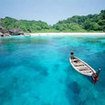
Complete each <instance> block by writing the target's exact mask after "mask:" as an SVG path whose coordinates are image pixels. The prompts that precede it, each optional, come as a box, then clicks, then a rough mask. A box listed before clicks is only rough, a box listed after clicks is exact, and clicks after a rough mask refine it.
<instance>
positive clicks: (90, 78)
mask: <svg viewBox="0 0 105 105" xmlns="http://www.w3.org/2000/svg"><path fill="white" fill-rule="evenodd" d="M83 76H84V77H85V78H87V79H88V80H89V81H90V82H91V83H94V82H93V79H92V77H91V76H86V75H83Z"/></svg>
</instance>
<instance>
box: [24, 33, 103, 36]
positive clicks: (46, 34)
mask: <svg viewBox="0 0 105 105" xmlns="http://www.w3.org/2000/svg"><path fill="white" fill-rule="evenodd" d="M25 35H30V36H49V35H50V36H54V35H55V36H56V35H58V36H63V35H70V36H73V35H74V36H81V35H82V36H84V35H86V36H91V35H92V36H99V35H105V33H61V32H60V33H26V34H25Z"/></svg>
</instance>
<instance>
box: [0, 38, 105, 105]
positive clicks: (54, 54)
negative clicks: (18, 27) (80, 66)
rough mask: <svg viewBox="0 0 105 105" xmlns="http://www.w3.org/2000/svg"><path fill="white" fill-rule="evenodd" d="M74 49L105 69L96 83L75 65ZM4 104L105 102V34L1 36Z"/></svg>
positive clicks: (0, 80) (0, 87)
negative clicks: (73, 58) (72, 57)
mask: <svg viewBox="0 0 105 105" xmlns="http://www.w3.org/2000/svg"><path fill="white" fill-rule="evenodd" d="M71 51H74V52H75V55H76V56H78V57H79V58H81V59H82V60H84V61H86V62H87V63H88V64H90V65H91V66H92V67H93V68H94V69H96V70H97V69H98V68H101V69H102V72H101V76H100V80H99V81H98V83H97V84H96V85H94V84H93V83H92V81H91V79H90V78H88V77H86V76H83V75H81V74H79V73H78V72H76V71H75V70H74V69H73V68H72V67H71V65H70V63H69V56H70V52H71ZM0 105H105V37H104V36H99V37H95V36H91V37H89V36H85V37H82V36H77V37H76V36H75V37H73V36H49V37H48V36H36V37H30V36H26V37H7V38H1V39H0Z"/></svg>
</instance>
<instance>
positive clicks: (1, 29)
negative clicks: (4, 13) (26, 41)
mask: <svg viewBox="0 0 105 105" xmlns="http://www.w3.org/2000/svg"><path fill="white" fill-rule="evenodd" d="M12 35H24V31H23V30H21V29H16V28H13V29H9V30H6V29H5V28H4V27H3V26H2V25H1V24H0V37H5V36H12Z"/></svg>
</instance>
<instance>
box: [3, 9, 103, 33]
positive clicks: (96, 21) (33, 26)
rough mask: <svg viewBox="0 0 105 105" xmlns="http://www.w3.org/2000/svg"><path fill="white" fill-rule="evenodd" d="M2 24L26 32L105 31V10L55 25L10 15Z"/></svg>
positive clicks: (7, 27) (74, 17) (75, 17)
mask: <svg viewBox="0 0 105 105" xmlns="http://www.w3.org/2000/svg"><path fill="white" fill-rule="evenodd" d="M1 24H2V26H3V27H4V28H6V29H7V30H9V29H12V28H18V29H22V30H23V31H25V32H94V31H99V32H105V10H102V11H101V12H100V13H99V14H94V15H91V14H90V15H87V16H73V17H71V18H68V19H66V20H62V21H59V22H58V23H56V24H54V25H53V26H50V25H48V24H47V23H45V22H42V21H35V20H32V21H29V20H16V19H14V18H10V17H5V18H2V19H1Z"/></svg>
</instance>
